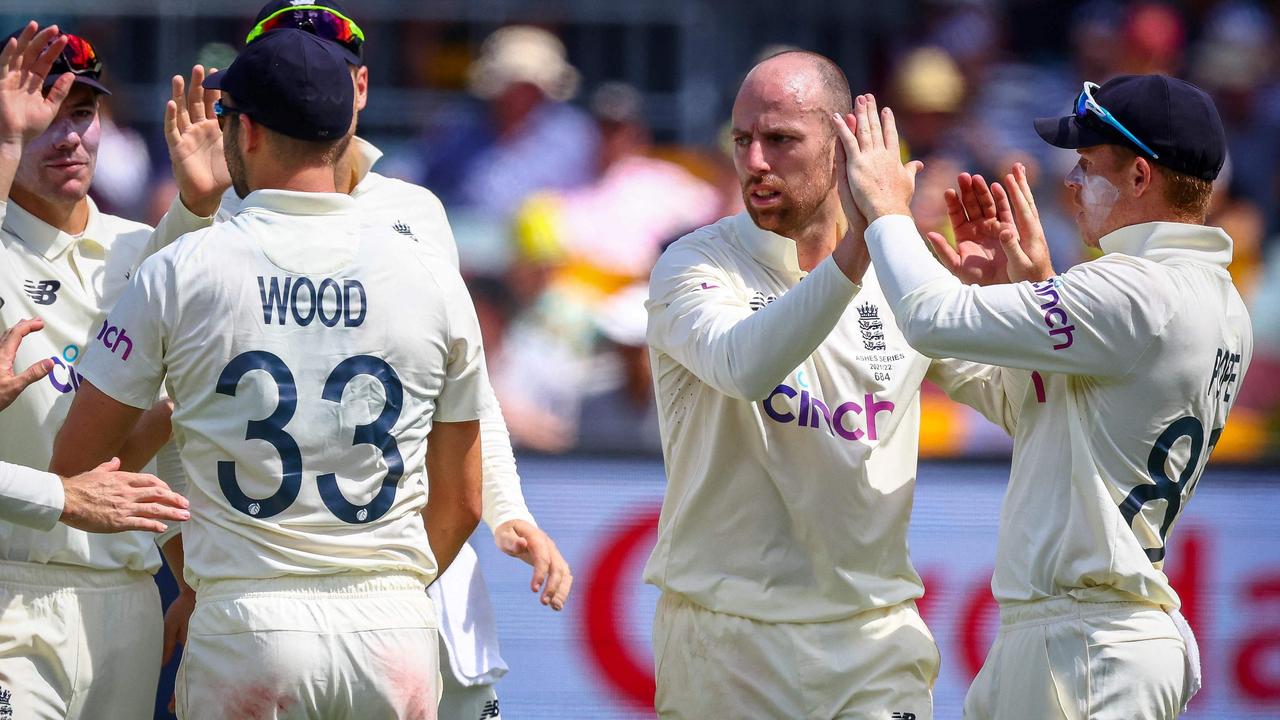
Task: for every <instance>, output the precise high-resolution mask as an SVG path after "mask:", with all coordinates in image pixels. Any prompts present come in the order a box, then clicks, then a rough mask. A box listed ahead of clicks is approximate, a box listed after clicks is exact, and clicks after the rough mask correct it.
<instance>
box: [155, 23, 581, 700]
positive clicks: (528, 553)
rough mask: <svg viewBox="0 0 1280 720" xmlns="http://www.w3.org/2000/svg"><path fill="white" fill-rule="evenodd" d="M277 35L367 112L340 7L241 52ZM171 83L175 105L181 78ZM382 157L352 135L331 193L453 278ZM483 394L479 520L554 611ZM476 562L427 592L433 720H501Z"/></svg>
mask: <svg viewBox="0 0 1280 720" xmlns="http://www.w3.org/2000/svg"><path fill="white" fill-rule="evenodd" d="M280 28H296V29H302V30H306V31H307V32H310V33H312V34H314V35H316V36H317V37H320V38H322V39H325V40H328V41H330V42H333V43H335V44H336V45H337V46H339V47H340V48H342V49H343V50H344V51H345V54H346V57H347V61H348V63H349V65H350V67H351V69H352V73H353V79H354V81H355V88H356V90H355V92H356V100H355V102H356V106H355V107H356V112H359V111H360V110H362V109H363V108H364V107H365V105H366V103H367V100H368V85H369V72H368V68H367V67H365V65H364V64H363V57H364V43H365V36H364V32H363V31H362V30H361V29H360V28H359V26H358V25H357V24H356V23H355V21H354V20H353V19H351V18H350V17H349V16H348V15H347V14H346V12H345V10H344V9H343V8H342V6H340V5H339V4H338V3H336V2H331V1H330V0H321V1H320V2H317V3H313V4H310V5H308V6H306V7H304V8H299V7H297V6H296V4H294V3H290V2H287V1H286V0H274V1H273V2H269V3H267V4H266V5H264V6H263V7H262V8H261V10H259V12H258V15H257V17H256V19H255V23H254V27H253V29H252V30H251V31H250V32H249V35H248V36H247V38H246V43H253V42H256V41H257V40H258V39H260V38H262V37H265V35H266V33H269V32H271V31H273V30H277V29H280ZM174 80H175V84H176V85H177V89H176V90H175V92H176V96H178V97H179V99H180V95H181V92H180V83H181V78H175V79H174ZM179 105H180V106H184V105H185V103H180V102H179ZM381 156H382V153H381V152H380V151H379V150H378V149H377V148H376V147H374V146H373V145H372V144H371V143H369V142H367V141H365V140H363V139H361V138H359V137H354V136H353V137H352V139H351V144H350V146H349V147H348V149H347V151H346V153H344V155H343V156H342V159H341V161H340V162H339V164H338V181H337V188H338V191H339V192H345V193H348V194H350V195H351V197H352V198H353V199H354V200H355V202H356V207H357V208H358V209H359V211H360V213H361V214H362V215H363V216H364V217H365V218H366V221H368V222H371V223H377V224H380V225H382V226H385V227H387V228H390V229H392V230H395V232H396V233H397V236H396V239H397V240H398V241H399V242H401V243H412V244H414V245H415V246H416V247H418V248H419V249H420V250H421V251H423V252H430V253H434V254H436V255H437V257H438V258H439V260H440V262H446V263H448V264H450V265H451V266H452V267H454V268H455V269H456V268H457V267H458V250H457V246H456V244H455V243H454V240H453V233H452V230H451V229H450V227H449V222H448V219H447V218H446V216H445V212H444V208H443V206H442V205H441V204H440V201H439V199H437V198H436V196H435V195H434V194H433V193H431V192H430V191H429V190H427V189H426V188H423V187H420V186H417V185H413V184H410V183H406V182H403V181H400V180H396V179H394V178H388V177H386V176H383V175H380V174H378V173H377V172H374V171H373V170H372V167H373V165H374V164H375V163H376V162H377V161H378V159H379V158H380V157H381ZM240 206H241V199H240V198H239V197H238V196H237V195H236V194H235V192H234V190H233V189H228V190H227V191H226V193H225V194H224V195H223V197H222V200H221V206H220V207H219V208H218V211H217V215H216V220H217V222H223V221H226V220H229V219H230V218H231V217H233V216H235V214H236V213H237V212H238V211H239V208H240ZM178 225H180V224H176V226H178ZM158 234H159V233H157V235H158ZM171 239H172V238H169V239H165V240H160V241H159V242H160V243H164V242H167V241H168V240H171ZM483 392H484V393H485V395H486V403H485V406H484V408H483V409H482V412H481V416H480V428H481V436H482V439H483V442H482V443H481V445H482V450H483V455H484V462H483V466H484V469H483V498H484V502H483V506H484V510H483V517H484V521H485V522H486V523H487V524H488V526H489V528H490V529H491V530H492V531H493V535H494V541H495V543H496V544H497V546H498V547H499V548H500V549H501V550H502V551H503V552H505V553H507V554H508V555H511V556H513V557H518V558H521V559H522V560H524V561H525V562H528V563H529V564H530V565H531V566H533V569H534V571H533V577H532V582H531V585H530V587H531V589H532V590H533V591H534V592H538V593H540V600H541V602H542V604H544V605H547V606H548V607H551V608H552V609H554V610H560V609H562V608H563V607H564V603H565V602H566V600H567V599H568V596H569V592H570V588H571V586H572V583H573V576H572V574H571V572H570V568H569V565H568V563H567V562H566V561H565V560H564V558H563V556H561V554H560V552H559V550H558V549H557V548H556V545H555V543H554V542H553V541H552V539H551V538H550V537H549V536H548V535H547V534H546V533H545V532H544V531H543V530H542V529H540V528H539V527H538V526H537V523H536V522H535V520H534V518H533V515H532V514H531V513H530V512H529V509H528V507H527V505H526V504H525V500H524V496H523V494H522V493H521V491H520V477H519V475H518V473H517V471H516V464H515V458H514V456H513V454H512V450H511V440H510V436H509V435H508V433H507V429H506V424H505V422H504V421H503V418H502V410H501V408H500V407H499V405H498V403H497V399H496V398H495V397H493V390H492V388H491V387H490V385H489V382H488V378H487V377H486V378H483ZM181 544H182V540H181V538H180V537H178V538H175V539H172V540H169V541H168V542H167V543H166V544H165V546H164V550H165V555H166V557H167V558H170V559H177V561H178V562H180V558H181V554H182V553H181ZM476 560H477V558H476V555H475V551H474V550H472V549H471V547H470V546H466V547H464V548H463V549H462V551H461V552H460V553H459V556H458V558H457V559H456V560H455V563H454V564H453V565H452V566H451V567H450V570H449V571H448V572H446V573H444V574H443V575H442V577H441V578H440V579H439V581H437V582H435V583H433V584H432V585H431V587H430V589H429V590H428V592H429V593H430V594H431V596H432V599H433V600H434V601H435V602H436V604H437V606H438V609H439V610H440V612H441V621H442V622H441V628H440V630H441V632H440V640H441V656H442V658H446V659H447V660H448V667H447V670H446V671H445V672H443V673H442V675H443V687H444V695H443V697H442V699H441V702H440V716H441V717H445V718H466V719H467V720H496V719H497V718H500V715H499V704H498V698H497V694H496V692H495V689H494V683H495V682H496V681H497V680H498V679H499V678H501V677H502V675H503V674H505V672H506V669H507V668H506V664H505V663H504V662H503V661H502V658H501V655H500V654H499V649H498V642H497V627H496V625H495V623H494V621H493V611H492V608H491V607H490V605H489V599H488V593H487V591H486V590H485V587H484V579H483V577H482V576H481V574H480V572H479V568H478V566H477V563H476ZM180 585H182V583H181V582H180ZM194 603H195V597H194V593H192V592H191V590H190V589H189V588H187V587H185V586H184V587H182V595H181V596H180V597H179V599H178V601H177V602H176V603H175V605H173V606H171V608H170V610H169V612H168V614H167V615H166V652H165V656H166V657H167V656H168V654H169V653H170V652H171V651H172V646H173V645H174V644H175V643H181V642H182V640H183V638H184V637H185V623H186V617H185V615H186V614H187V613H189V612H190V608H192V607H194ZM442 664H443V663H442Z"/></svg>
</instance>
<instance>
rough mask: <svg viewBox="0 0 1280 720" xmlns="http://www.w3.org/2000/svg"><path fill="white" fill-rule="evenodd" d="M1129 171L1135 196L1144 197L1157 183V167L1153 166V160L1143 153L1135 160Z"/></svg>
mask: <svg viewBox="0 0 1280 720" xmlns="http://www.w3.org/2000/svg"><path fill="white" fill-rule="evenodd" d="M1129 173H1130V176H1129V183H1130V187H1132V188H1133V196H1134V197H1142V196H1143V195H1145V194H1146V193H1147V192H1148V191H1150V190H1151V186H1152V185H1153V184H1154V183H1155V175H1156V169H1155V168H1153V167H1151V162H1150V161H1149V160H1147V159H1146V158H1144V157H1142V156H1141V155H1138V156H1137V158H1136V159H1135V160H1134V162H1133V165H1132V166H1130V170H1129Z"/></svg>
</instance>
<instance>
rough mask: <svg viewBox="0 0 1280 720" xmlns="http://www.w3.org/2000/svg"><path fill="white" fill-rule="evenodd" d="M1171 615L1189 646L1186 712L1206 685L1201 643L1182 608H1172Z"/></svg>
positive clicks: (1184, 708)
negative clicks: (1201, 665)
mask: <svg viewBox="0 0 1280 720" xmlns="http://www.w3.org/2000/svg"><path fill="white" fill-rule="evenodd" d="M1169 617H1170V618H1172V619H1173V626H1174V627H1175V628H1177V630H1178V634H1179V635H1181V636H1182V642H1183V644H1184V645H1186V648H1187V681H1186V686H1187V687H1186V693H1185V694H1184V695H1183V700H1182V712H1186V711H1187V706H1188V705H1190V704H1191V700H1192V698H1194V697H1195V696H1196V693H1198V692H1200V688H1201V687H1203V686H1204V672H1203V671H1202V670H1201V668H1200V643H1199V642H1196V634H1195V633H1194V632H1192V631H1191V624H1190V623H1188V622H1187V618H1186V617H1185V616H1183V614H1182V611H1181V610H1170V611H1169Z"/></svg>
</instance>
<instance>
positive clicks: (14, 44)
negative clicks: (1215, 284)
mask: <svg viewBox="0 0 1280 720" xmlns="http://www.w3.org/2000/svg"><path fill="white" fill-rule="evenodd" d="M39 27H40V26H39V25H37V24H36V22H35V21H34V20H32V21H31V22H29V23H27V26H26V27H25V28H23V29H22V33H21V34H19V35H18V37H16V38H12V39H10V40H9V42H7V43H5V46H4V50H3V51H0V143H2V144H6V145H12V146H14V147H16V148H17V149H18V151H19V153H21V148H22V147H23V146H25V145H26V143H27V142H29V141H30V140H32V139H34V138H35V137H37V136H39V135H40V133H42V132H44V131H45V130H46V129H48V127H49V125H50V123H52V122H53V119H54V118H55V117H57V116H58V109H59V108H60V107H62V101H63V100H65V99H66V98H67V94H68V93H69V92H71V83H72V82H73V81H74V80H75V76H74V75H72V74H71V73H63V74H62V76H61V77H59V78H58V80H57V82H55V83H54V84H53V86H51V87H50V88H49V93H48V94H47V95H46V94H45V93H44V81H45V78H46V77H48V75H49V70H50V68H52V67H53V63H54V61H55V60H57V59H58V56H59V55H61V54H62V50H63V49H64V48H66V46H67V39H66V38H65V37H63V36H61V35H60V34H59V32H58V26H57V25H50V26H49V27H47V28H45V29H43V30H40V29H39ZM6 196H7V193H6Z"/></svg>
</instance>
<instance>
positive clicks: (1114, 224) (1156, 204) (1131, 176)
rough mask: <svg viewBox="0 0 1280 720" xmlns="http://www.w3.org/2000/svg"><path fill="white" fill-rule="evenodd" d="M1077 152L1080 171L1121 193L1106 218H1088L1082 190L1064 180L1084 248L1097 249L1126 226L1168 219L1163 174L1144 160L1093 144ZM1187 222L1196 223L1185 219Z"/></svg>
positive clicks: (1110, 146) (1069, 180)
mask: <svg viewBox="0 0 1280 720" xmlns="http://www.w3.org/2000/svg"><path fill="white" fill-rule="evenodd" d="M1076 152H1077V153H1078V154H1079V155H1080V160H1079V162H1078V163H1077V166H1078V167H1079V168H1080V170H1081V171H1082V172H1084V173H1085V174H1086V175H1093V176H1097V177H1101V178H1104V179H1106V181H1107V182H1109V183H1111V184H1112V185H1114V186H1115V187H1116V188H1117V189H1118V190H1119V191H1120V198H1119V200H1117V201H1116V203H1115V205H1114V206H1113V207H1112V208H1111V211H1110V212H1109V213H1108V214H1107V215H1106V216H1105V217H1101V218H1090V217H1088V215H1087V213H1089V209H1088V208H1086V207H1085V203H1084V201H1083V197H1082V193H1083V190H1084V188H1083V187H1082V186H1081V185H1080V184H1079V183H1077V182H1073V181H1072V180H1071V178H1067V180H1065V183H1066V185H1067V188H1068V189H1069V190H1070V191H1071V202H1072V205H1073V206H1074V208H1075V210H1076V214H1075V221H1076V226H1077V227H1078V228H1079V229H1080V236H1081V238H1082V239H1083V240H1084V244H1085V245H1088V246H1089V247H1095V248H1096V247H1098V246H1099V241H1100V240H1101V239H1102V238H1103V237H1105V236H1106V235H1107V234H1108V233H1111V232H1114V231H1115V230H1118V229H1120V228H1122V227H1126V226H1128V225H1136V224H1138V223H1144V222H1150V221H1152V220H1153V219H1171V217H1170V216H1171V214H1172V211H1171V209H1170V208H1169V206H1168V204H1167V203H1166V202H1165V200H1164V193H1163V192H1162V189H1163V183H1164V182H1165V180H1164V175H1163V174H1162V173H1159V172H1156V171H1155V168H1154V167H1153V166H1152V165H1151V163H1150V162H1149V161H1148V160H1147V159H1146V158H1144V157H1142V156H1140V155H1134V154H1133V153H1128V152H1125V151H1124V150H1121V149H1120V148H1119V147H1118V146H1116V145H1094V146H1092V147H1085V148H1080V149H1079V150H1077V151H1076ZM1200 220H1201V221H1202V220H1203V218H1201V219H1200ZM1187 221H1191V222H1196V221H1197V220H1196V219H1194V218H1188V219H1187Z"/></svg>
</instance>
